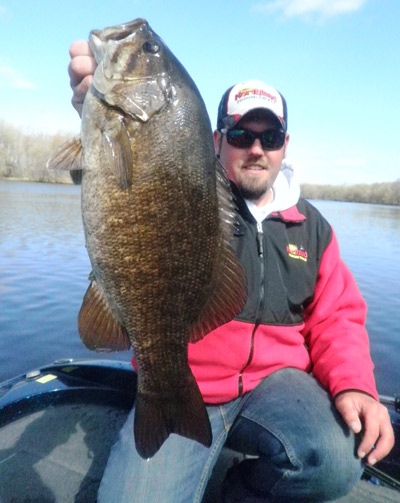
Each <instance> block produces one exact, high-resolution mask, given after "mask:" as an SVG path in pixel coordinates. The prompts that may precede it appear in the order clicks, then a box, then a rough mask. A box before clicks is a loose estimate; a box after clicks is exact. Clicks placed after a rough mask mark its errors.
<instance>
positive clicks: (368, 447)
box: [335, 391, 394, 465]
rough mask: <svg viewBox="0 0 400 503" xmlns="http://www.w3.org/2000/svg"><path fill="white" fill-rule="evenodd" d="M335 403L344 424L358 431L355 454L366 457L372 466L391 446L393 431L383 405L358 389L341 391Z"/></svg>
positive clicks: (355, 431)
mask: <svg viewBox="0 0 400 503" xmlns="http://www.w3.org/2000/svg"><path fill="white" fill-rule="evenodd" d="M335 405H336V408H337V410H338V411H339V412H340V414H341V415H342V417H343V419H344V421H345V423H346V424H347V425H348V426H349V428H350V429H351V430H353V432H354V433H360V431H361V430H363V432H362V440H361V443H360V445H359V447H358V451H357V454H358V456H359V457H360V458H364V457H365V456H367V462H368V463H369V464H370V465H374V464H375V463H376V462H377V461H380V460H381V459H382V458H384V457H385V456H386V455H387V454H388V453H389V452H390V451H391V449H392V447H393V445H394V433H393V428H392V425H391V422H390V416H389V412H388V410H387V408H386V407H385V406H383V405H382V404H380V403H379V402H377V401H376V400H375V399H374V398H372V397H371V396H369V395H367V394H365V393H362V392H361V391H343V392H342V393H339V394H338V395H337V396H336V397H335Z"/></svg>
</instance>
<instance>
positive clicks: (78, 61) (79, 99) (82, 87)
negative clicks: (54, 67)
mask: <svg viewBox="0 0 400 503" xmlns="http://www.w3.org/2000/svg"><path fill="white" fill-rule="evenodd" d="M69 55H70V57H71V61H70V63H69V66H68V73H69V77H70V85H71V89H72V91H73V96H72V100H71V102H72V105H73V107H74V108H75V109H76V111H77V112H78V114H79V116H81V114H82V105H83V100H84V99H85V96H86V93H87V91H88V89H89V87H90V84H91V83H92V80H93V73H94V71H95V69H96V66H97V65H96V61H95V59H94V56H93V53H92V51H91V49H90V46H89V42H87V41H86V40H78V41H77V42H73V43H72V44H71V47H70V49H69Z"/></svg>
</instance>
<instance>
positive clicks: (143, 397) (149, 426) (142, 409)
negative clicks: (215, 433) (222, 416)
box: [134, 375, 212, 459]
mask: <svg viewBox="0 0 400 503" xmlns="http://www.w3.org/2000/svg"><path fill="white" fill-rule="evenodd" d="M190 377H191V380H190V381H189V385H188V387H181V386H180V387H179V389H177V392H176V394H174V395H173V396H169V397H168V398H164V397H159V396H155V395H147V394H143V393H141V392H138V393H137V395H136V402H135V422H134V433H135V443H136V449H137V451H138V453H139V454H140V456H141V457H142V458H144V459H148V458H151V457H152V456H154V454H155V453H156V452H157V451H158V450H159V449H160V447H161V446H162V444H163V443H164V442H165V440H166V439H167V438H168V436H169V435H170V434H171V433H176V434H178V435H181V436H183V437H186V438H190V439H192V440H196V441H197V442H200V443H201V444H203V445H204V446H206V447H210V445H211V442H212V432H211V425H210V420H209V418H208V414H207V410H206V407H205V405H204V402H203V398H202V396H201V394H200V390H199V388H198V386H197V383H196V381H195V379H194V377H193V376H192V375H191V376H190Z"/></svg>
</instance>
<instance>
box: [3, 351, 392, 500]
mask: <svg viewBox="0 0 400 503" xmlns="http://www.w3.org/2000/svg"><path fill="white" fill-rule="evenodd" d="M135 389H136V374H135V372H134V371H133V369H132V367H131V365H130V363H129V362H119V361H115V360H95V359H89V360H74V359H63V360H58V361H55V362H54V363H51V364H49V365H45V366H43V367H40V368H38V369H35V370H31V371H29V372H27V373H26V374H23V375H20V376H17V377H15V378H12V379H9V380H7V381H5V382H3V383H2V384H0V502H1V503H23V502H40V503H72V502H73V503H91V502H93V503H94V502H95V501H96V495H97V489H98V486H99V483H100V480H101V477H102V474H103V471H104V468H105V464H106V462H107V458H108V455H109V452H110V449H111V447H112V445H113V444H114V442H115V441H116V438H117V435H118V432H119V430H120V428H121V426H122V425H123V423H124V421H125V418H126V416H127V414H128V412H129V410H130V409H131V408H132V406H133V404H134V400H135ZM380 398H381V402H382V403H384V404H385V405H386V406H387V407H388V409H389V412H390V416H391V420H392V424H393V427H394V429H395V433H396V438H397V442H396V445H395V447H394V449H393V450H392V452H391V453H390V454H389V455H388V456H387V457H386V458H385V459H384V460H382V461H381V462H379V463H378V464H377V465H376V466H374V467H367V468H366V469H365V472H364V475H363V478H362V480H361V481H360V482H359V483H358V484H357V486H356V487H355V488H354V490H353V492H352V493H351V494H350V495H348V496H346V497H345V498H341V499H339V500H337V503H339V502H340V503H346V502H355V503H358V502H359V503H368V502H374V503H376V502H378V503H379V502H388V503H394V502H397V503H398V502H400V398H398V397H387V396H381V397H380ZM244 457H246V454H243V453H238V452H233V451H229V450H228V449H224V450H223V452H222V454H221V456H220V459H219V461H218V462H217V465H216V467H215V468H214V472H213V475H212V477H211V480H210V482H209V484H208V486H207V490H206V493H205V495H204V498H203V503H217V502H218V501H219V488H220V484H221V482H222V480H223V478H224V475H225V473H226V470H227V469H228V468H229V466H231V465H232V462H236V461H240V459H242V458H244Z"/></svg>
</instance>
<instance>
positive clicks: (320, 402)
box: [69, 42, 394, 503]
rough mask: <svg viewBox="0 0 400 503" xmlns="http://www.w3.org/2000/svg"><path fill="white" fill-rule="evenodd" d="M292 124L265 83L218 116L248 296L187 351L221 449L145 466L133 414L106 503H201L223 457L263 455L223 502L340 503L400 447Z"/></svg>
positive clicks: (74, 64)
mask: <svg viewBox="0 0 400 503" xmlns="http://www.w3.org/2000/svg"><path fill="white" fill-rule="evenodd" d="M70 54H71V58H72V59H71V63H70V67H69V73H70V76H71V87H72V88H73V91H74V97H73V100H72V102H73V105H74V106H75V108H76V109H77V110H78V112H79V113H80V112H81V109H82V103H83V99H84V96H85V93H86V91H87V89H88V86H89V85H90V83H91V74H92V73H93V71H94V69H95V66H96V65H95V62H94V60H93V57H92V55H91V52H90V49H89V46H88V44H87V43H86V42H78V43H75V44H73V45H72V46H71V49H70ZM287 119H288V116H287V107H286V102H285V100H284V98H283V96H282V95H281V94H280V93H279V92H278V91H277V90H276V89H274V88H273V87H271V86H268V85H266V84H265V83H263V82H260V81H247V82H241V83H239V84H237V85H236V86H233V87H232V88H230V89H228V91H227V92H226V93H225V94H224V95H223V97H222V99H221V103H220V106H219V110H218V122H217V130H216V131H215V132H214V142H215V149H216V154H217V156H218V157H219V159H220V162H221V163H222V164H223V165H224V166H225V168H226V170H227V174H228V177H229V179H230V180H231V182H232V189H233V193H234V196H235V198H236V202H237V206H238V209H239V215H238V223H239V225H238V230H237V233H236V236H235V241H234V243H233V246H234V248H235V250H236V254H237V256H238V258H239V260H240V261H241V262H242V264H243V266H244V268H245V271H246V277H247V286H248V298H247V302H246V305H245V307H244V308H243V310H242V312H241V313H240V314H239V315H238V316H237V317H236V318H235V319H234V320H232V321H231V322H230V323H227V324H225V325H223V326H222V327H219V328H218V329H216V330H214V331H213V332H211V333H210V334H208V335H207V336H206V337H205V338H204V339H203V340H202V341H200V342H198V343H196V344H193V345H190V346H189V363H190V365H191V368H192V371H193V373H194V375H195V377H196V380H197V382H198V384H199V387H200V390H201V392H202V395H203V398H204V400H205V402H206V403H207V404H208V405H207V410H208V413H209V417H210V422H211V426H212V430H213V444H212V446H211V447H210V448H209V449H207V448H205V447H204V446H202V445H200V444H198V443H196V442H193V441H190V440H188V439H185V438H183V437H179V436H177V435H171V436H170V437H169V438H168V440H167V441H166V442H165V444H164V445H163V446H162V448H161V449H160V451H159V452H158V453H157V454H156V455H155V456H154V457H153V458H151V459H150V460H143V459H142V458H141V457H140V456H139V455H138V454H137V452H136V449H135V445H134V439H133V433H132V423H133V412H132V413H131V414H130V416H129V418H128V420H127V423H126V425H125V426H124V427H123V428H122V431H121V434H120V438H119V440H118V442H117V444H116V445H115V446H114V448H113V450H112V452H111V455H110V459H109V462H108V465H107V468H106V471H105V475H104V477H103V481H102V484H101V487H100V490H99V502H107V503H112V502H114V501H115V502H119V503H121V502H122V503H123V502H141V503H154V502H163V503H184V502H185V503H189V502H190V503H191V502H197V503H200V502H201V500H202V496H203V493H204V490H205V487H206V484H207V481H208V479H209V477H210V474H211V471H212V468H213V466H214V464H215V462H216V460H217V458H218V455H219V453H220V451H221V449H222V447H223V446H224V445H228V446H229V447H231V448H233V449H236V450H240V451H242V452H246V453H248V454H252V455H255V456H257V457H252V458H250V459H246V460H245V461H243V462H242V463H240V464H238V465H236V466H234V467H232V468H231V469H230V471H229V472H228V475H227V478H226V480H225V482H224V484H223V501H224V502H225V503H234V502H247V503H250V502H253V503H256V502H259V503H261V502H285V503H288V502H291V501H296V502H311V501H315V502H317V501H321V502H322V501H328V500H332V499H334V498H338V497H340V496H341V495H343V494H346V493H347V492H349V491H350V490H351V488H352V487H353V485H354V484H355V483H356V481H357V480H358V479H359V478H360V476H361V473H362V469H363V463H364V462H365V461H366V462H368V463H370V464H374V463H376V462H377V461H379V460H380V459H381V458H382V457H384V456H385V455H386V454H387V453H388V452H389V451H390V449H391V448H392V446H393V443H394V438H393V430H392V428H391V424H390V419H389V415H388V412H387V410H386V408H385V407H383V406H382V405H381V404H379V402H378V399H377V392H376V389H375V384H374V378H373V373H372V369H373V365H372V362H371V359H370V356H369V345H368V338H367V334H366V331H365V326H364V324H365V316H366V306H365V303H364V301H363V299H362V297H361V295H360V293H359V291H358V289H357V286H356V284H355V281H354V279H353V277H352V275H351V274H350V272H349V271H348V269H347V268H346V266H345V265H344V264H343V262H342V261H341V259H340V255H339V250H338V245H337V241H336V238H335V235H334V233H333V231H332V229H331V227H330V225H329V224H328V223H327V222H326V220H325V219H324V218H323V217H322V216H321V215H320V213H319V212H318V211H317V210H316V209H315V208H314V207H313V206H312V205H310V204H309V203H308V202H306V201H305V200H303V199H301V198H299V187H298V185H297V183H296V180H295V178H294V176H293V170H292V168H291V167H290V166H288V165H287V164H286V163H285V161H284V158H285V154H286V149H287V146H288V142H289V135H288V133H287Z"/></svg>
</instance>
